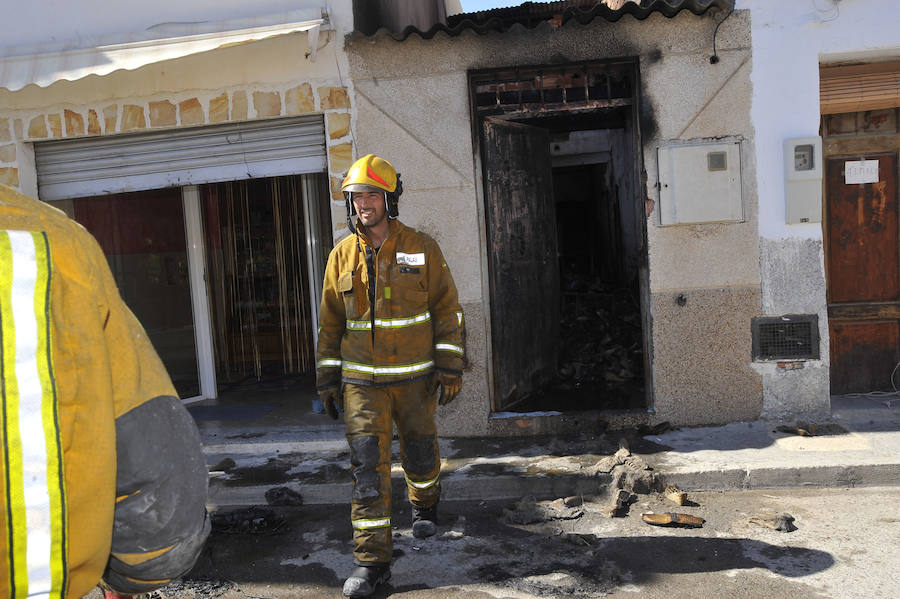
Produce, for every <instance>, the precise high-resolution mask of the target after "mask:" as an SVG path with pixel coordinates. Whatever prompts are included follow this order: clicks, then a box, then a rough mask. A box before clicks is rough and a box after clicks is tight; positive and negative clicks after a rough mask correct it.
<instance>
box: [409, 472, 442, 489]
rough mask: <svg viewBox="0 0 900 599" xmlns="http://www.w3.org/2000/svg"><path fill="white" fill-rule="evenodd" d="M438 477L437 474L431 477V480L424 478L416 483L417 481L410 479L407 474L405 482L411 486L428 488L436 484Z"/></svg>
mask: <svg viewBox="0 0 900 599" xmlns="http://www.w3.org/2000/svg"><path fill="white" fill-rule="evenodd" d="M440 478H441V477H440V475H438V476H435V477H434V478H432V479H431V480H426V481H424V482H421V483H417V482H416V481H414V480H410V478H409V477H408V476H407V477H406V482H407V483H408V484H409V485H411V486H413V487H415V488H417V489H427V488H429V487H433V486H434V485H436V484H437V482H438V481H439V480H440Z"/></svg>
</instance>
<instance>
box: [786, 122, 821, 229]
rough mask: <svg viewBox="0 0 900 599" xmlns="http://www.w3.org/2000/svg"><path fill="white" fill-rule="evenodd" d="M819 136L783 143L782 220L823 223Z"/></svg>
mask: <svg viewBox="0 0 900 599" xmlns="http://www.w3.org/2000/svg"><path fill="white" fill-rule="evenodd" d="M822 171H823V167H822V138H821V137H798V138H794V139H788V140H786V141H785V142H784V182H785V185H784V201H785V210H784V212H785V222H787V223H788V224H794V223H819V222H822Z"/></svg>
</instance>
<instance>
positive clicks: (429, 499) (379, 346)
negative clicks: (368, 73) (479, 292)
mask: <svg viewBox="0 0 900 599" xmlns="http://www.w3.org/2000/svg"><path fill="white" fill-rule="evenodd" d="M341 190H342V191H343V192H344V195H345V199H346V205H347V223H348V226H349V228H350V230H351V232H352V234H351V235H350V236H348V237H346V238H344V239H343V240H342V241H341V242H339V243H338V244H337V246H336V247H335V248H334V249H333V250H332V252H331V255H330V256H329V257H328V265H327V266H326V269H325V282H324V285H323V290H322V308H321V311H320V317H319V318H320V321H319V340H318V355H317V360H316V367H317V368H316V370H317V380H316V386H317V389H318V391H319V394H320V397H321V399H322V402H323V404H324V405H325V408H326V410H327V412H328V414H329V415H330V416H331V417H332V418H335V419H337V418H338V411H339V410H341V409H342V410H344V412H345V415H344V421H345V423H346V436H347V441H348V443H349V445H350V465H351V472H352V474H353V492H352V497H351V520H352V525H353V545H354V551H353V557H354V561H355V563H356V565H357V568H356V569H355V570H354V571H353V573H352V574H351V575H350V577H349V578H347V580H346V582H345V583H344V588H343V591H344V594H345V595H347V596H348V597H368V596H369V595H371V594H372V593H373V592H374V590H375V587H376V586H377V585H378V584H380V583H382V582H384V581H386V580H388V579H389V578H390V576H391V573H390V562H391V552H392V543H391V481H390V474H391V438H392V431H393V424H396V426H397V431H398V433H399V440H400V453H401V460H402V466H403V470H404V472H405V473H406V483H407V490H408V496H409V501H410V504H411V505H412V514H413V517H412V520H413V521H412V531H413V534H414V535H415V536H416V537H417V538H424V537H428V536H431V535H434V534H435V532H436V530H437V508H438V499H439V498H440V466H441V460H440V455H439V453H438V444H437V429H436V426H435V420H434V414H435V410H436V407H437V404H438V403H440V405H446V404H448V403H450V402H451V401H453V399H454V398H455V397H456V395H457V394H458V393H459V389H460V385H461V383H462V369H463V364H464V358H465V350H464V338H465V325H464V322H463V313H462V309H461V308H460V306H459V299H458V297H457V292H456V286H455V285H454V283H453V277H452V276H451V275H450V269H449V268H448V267H447V263H446V262H445V261H444V257H443V255H442V254H441V250H440V248H439V247H438V244H437V242H435V241H434V240H433V239H432V238H431V237H429V236H428V235H425V234H424V233H421V232H419V231H416V230H414V229H411V228H410V227H407V226H406V225H404V224H403V223H401V222H400V221H399V220H397V216H398V199H399V197H400V194H401V193H402V184H401V182H400V176H399V175H398V174H397V172H396V170H395V169H394V167H393V166H392V165H391V164H390V163H389V162H388V161H386V160H384V159H382V158H379V157H377V156H374V155H372V154H369V155H367V156H364V157H363V158H360V159H359V160H357V161H356V162H355V163H354V164H353V166H351V167H350V170H349V172H348V174H347V177H346V178H345V179H344V181H343V183H342V184H341ZM354 216H355V217H356V219H355V220H354ZM392 423H393V424H392Z"/></svg>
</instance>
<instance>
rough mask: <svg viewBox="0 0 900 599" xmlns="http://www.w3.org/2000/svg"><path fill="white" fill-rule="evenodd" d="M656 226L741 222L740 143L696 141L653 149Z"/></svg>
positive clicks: (742, 207)
mask: <svg viewBox="0 0 900 599" xmlns="http://www.w3.org/2000/svg"><path fill="white" fill-rule="evenodd" d="M656 155H657V166H658V169H659V224H660V225H682V224H699V223H716V222H741V221H743V220H744V205H743V201H742V199H741V144H740V142H737V141H735V142H721V141H715V142H698V143H689V144H678V145H671V146H662V147H660V148H658V149H657V152H656Z"/></svg>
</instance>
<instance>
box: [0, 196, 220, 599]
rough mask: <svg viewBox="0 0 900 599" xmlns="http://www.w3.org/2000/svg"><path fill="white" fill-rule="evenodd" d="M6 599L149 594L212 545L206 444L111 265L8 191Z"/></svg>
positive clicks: (0, 474)
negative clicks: (97, 592)
mask: <svg viewBox="0 0 900 599" xmlns="http://www.w3.org/2000/svg"><path fill="white" fill-rule="evenodd" d="M0 337H2V352H0V373H2V379H3V380H2V385H3V386H2V406H0V410H2V413H0V438H2V444H0V450H2V452H3V456H2V458H3V459H0V536H2V539H0V555H2V560H0V561H2V563H0V596H3V597H12V598H16V597H26V596H27V597H31V596H36V597H48V598H52V599H64V598H65V599H79V598H81V597H82V596H84V595H85V594H86V593H88V592H90V590H91V589H92V588H93V587H95V586H97V585H98V583H99V584H100V585H101V586H102V587H104V589H105V590H104V592H105V594H106V596H107V597H116V596H119V595H120V594H123V595H125V596H127V595H128V594H138V593H146V592H148V591H151V590H153V589H155V588H158V587H160V586H163V585H164V584H166V583H167V582H169V581H170V580H172V579H173V578H175V577H177V576H179V575H181V574H184V573H185V572H187V571H188V570H189V569H190V568H191V567H192V566H193V564H194V562H195V561H196V559H197V557H198V555H199V553H200V550H201V548H202V546H203V543H204V541H205V539H206V537H207V535H208V534H209V528H210V526H209V519H208V517H207V513H206V490H207V480H208V471H207V468H206V462H205V459H204V457H203V453H202V448H201V444H200V436H199V434H198V432H197V428H196V426H195V425H194V422H193V420H192V419H191V417H190V415H189V414H188V412H187V410H186V409H185V408H184V407H183V406H182V405H181V402H180V401H179V400H178V398H177V396H176V393H175V389H174V388H173V387H172V383H171V382H170V380H169V377H168V375H167V374H166V371H165V369H164V368H163V365H162V363H161V362H160V360H159V357H158V356H157V355H156V353H155V352H154V350H153V347H152V346H151V344H150V341H149V340H148V339H147V335H146V333H145V332H144V330H143V328H142V327H141V325H140V324H139V323H138V321H137V320H136V319H135V317H134V316H133V315H132V313H131V312H130V311H129V310H128V308H127V307H126V306H125V304H124V302H123V301H122V299H121V298H120V296H119V293H118V290H117V288H116V283H115V281H114V280H113V277H112V274H111V273H110V270H109V267H108V265H107V262H106V257H105V256H104V254H103V251H102V250H101V249H100V246H99V245H98V244H97V242H96V241H95V240H94V238H93V237H92V236H91V235H90V234H89V233H88V232H87V231H86V230H85V229H84V228H82V227H81V226H80V225H79V224H77V223H75V222H74V221H72V220H70V219H68V218H67V217H66V216H65V215H64V214H63V213H62V212H60V211H59V210H57V209H56V208H53V207H51V206H50V205H48V204H45V203H43V202H39V201H37V200H34V199H32V198H29V197H26V196H24V195H22V194H19V193H17V192H15V191H14V190H12V189H10V188H8V187H4V186H2V185H0Z"/></svg>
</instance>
